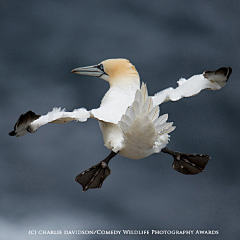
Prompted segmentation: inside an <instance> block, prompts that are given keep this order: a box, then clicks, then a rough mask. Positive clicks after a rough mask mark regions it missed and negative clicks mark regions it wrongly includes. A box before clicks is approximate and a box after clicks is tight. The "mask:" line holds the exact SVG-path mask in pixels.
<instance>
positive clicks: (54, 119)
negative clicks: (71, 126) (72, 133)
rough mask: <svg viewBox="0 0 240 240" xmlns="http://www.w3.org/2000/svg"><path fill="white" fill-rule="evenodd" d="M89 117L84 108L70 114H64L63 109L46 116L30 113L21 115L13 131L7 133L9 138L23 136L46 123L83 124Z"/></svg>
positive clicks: (56, 109)
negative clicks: (74, 122) (77, 122)
mask: <svg viewBox="0 0 240 240" xmlns="http://www.w3.org/2000/svg"><path fill="white" fill-rule="evenodd" d="M90 117H91V114H90V112H89V111H87V110H86V109H85V108H79V109H75V110H74V111H72V112H66V111H65V109H61V108H53V110H52V111H51V112H48V113H47V114H46V115H43V116H41V115H36V114H35V113H34V112H32V111H28V112H27V113H25V114H22V115H21V116H20V117H19V119H18V121H17V123H16V124H15V126H14V130H13V131H12V132H10V133H9V135H10V136H16V137H20V136H24V135H26V134H27V133H28V132H30V133H33V132H36V131H37V129H38V128H39V127H41V126H43V125H45V124H47V123H67V122H70V121H79V122H85V121H87V119H88V118H90Z"/></svg>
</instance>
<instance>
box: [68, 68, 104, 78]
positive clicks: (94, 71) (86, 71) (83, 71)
mask: <svg viewBox="0 0 240 240" xmlns="http://www.w3.org/2000/svg"><path fill="white" fill-rule="evenodd" d="M71 73H76V74H80V75H88V76H95V77H101V76H102V75H103V74H105V72H104V70H103V69H102V68H101V67H100V65H95V66H87V67H80V68H75V69H73V70H72V71H71Z"/></svg>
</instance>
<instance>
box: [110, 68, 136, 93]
mask: <svg viewBox="0 0 240 240" xmlns="http://www.w3.org/2000/svg"><path fill="white" fill-rule="evenodd" d="M109 85H110V88H112V87H120V88H127V89H128V88H131V87H133V88H139V87H140V77H139V75H138V72H137V71H132V72H130V73H129V72H128V74H127V75H125V74H122V75H118V76H114V77H111V78H110V79H109Z"/></svg>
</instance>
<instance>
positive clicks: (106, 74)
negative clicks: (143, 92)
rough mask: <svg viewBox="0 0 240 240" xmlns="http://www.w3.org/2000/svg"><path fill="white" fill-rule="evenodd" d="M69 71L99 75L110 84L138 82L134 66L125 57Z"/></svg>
mask: <svg viewBox="0 0 240 240" xmlns="http://www.w3.org/2000/svg"><path fill="white" fill-rule="evenodd" d="M71 72H72V73H76V74H81V75H88V76H95V77H100V78H102V79H104V80H105V81H107V82H109V84H110V86H114V85H119V84H127V83H137V84H140V80H139V75H138V72H137V70H136V68H135V67H134V66H133V65H132V64H131V63H130V62H129V61H128V60H127V59H122V58H117V59H108V60H105V61H102V62H101V63H99V64H97V65H93V66H87V67H80V68H75V69H73V70H72V71H71Z"/></svg>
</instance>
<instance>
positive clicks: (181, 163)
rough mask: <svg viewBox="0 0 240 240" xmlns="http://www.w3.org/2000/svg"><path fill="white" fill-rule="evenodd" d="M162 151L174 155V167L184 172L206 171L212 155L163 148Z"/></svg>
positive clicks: (196, 172)
mask: <svg viewBox="0 0 240 240" xmlns="http://www.w3.org/2000/svg"><path fill="white" fill-rule="evenodd" d="M162 152H164V153H168V154H170V155H172V156H173V157H174V162H173V164H172V167H173V169H175V170H176V171H178V172H180V173H183V174H192V175H194V174H198V173H200V172H203V171H204V168H205V166H206V165H207V163H208V160H209V159H210V157H209V156H208V155H203V154H188V153H180V152H176V151H171V150H169V149H168V148H166V147H165V148H163V149H162Z"/></svg>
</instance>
